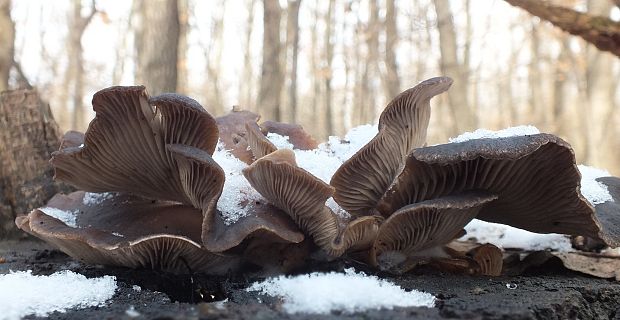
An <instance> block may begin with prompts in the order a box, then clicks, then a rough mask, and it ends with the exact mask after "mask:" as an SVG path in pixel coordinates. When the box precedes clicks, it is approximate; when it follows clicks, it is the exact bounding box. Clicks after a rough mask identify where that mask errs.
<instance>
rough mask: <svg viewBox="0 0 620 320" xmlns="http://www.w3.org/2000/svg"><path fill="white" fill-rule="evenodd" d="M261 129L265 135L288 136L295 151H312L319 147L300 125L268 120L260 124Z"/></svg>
mask: <svg viewBox="0 0 620 320" xmlns="http://www.w3.org/2000/svg"><path fill="white" fill-rule="evenodd" d="M260 128H261V130H262V131H263V133H264V134H265V135H266V134H267V133H276V134H279V135H281V136H287V137H288V141H289V142H290V143H291V144H292V145H293V148H295V149H299V150H312V149H316V148H318V147H319V143H318V142H317V141H316V140H315V139H314V138H313V137H312V136H311V135H310V134H309V133H307V132H306V131H305V130H304V128H303V127H302V126H300V125H298V124H292V123H283V122H277V121H271V120H267V121H265V122H263V123H261V124H260Z"/></svg>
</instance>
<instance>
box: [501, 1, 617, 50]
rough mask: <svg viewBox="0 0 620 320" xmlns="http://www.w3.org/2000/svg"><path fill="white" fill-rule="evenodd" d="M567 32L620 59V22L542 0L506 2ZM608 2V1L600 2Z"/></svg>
mask: <svg viewBox="0 0 620 320" xmlns="http://www.w3.org/2000/svg"><path fill="white" fill-rule="evenodd" d="M506 2H508V3H510V4H511V5H513V6H516V7H520V8H522V9H524V10H526V11H527V12H529V13H531V14H532V15H535V16H537V17H539V18H541V19H543V20H547V21H549V22H551V23H552V24H553V25H554V26H556V27H558V28H560V29H562V30H563V31H565V32H568V33H570V34H573V35H576V36H579V37H581V38H583V39H584V40H586V41H588V42H590V43H591V44H593V45H594V46H596V47H597V48H598V49H599V50H602V51H609V52H611V53H613V54H614V55H616V56H618V57H620V22H616V21H613V20H611V19H610V18H608V17H605V16H598V15H595V14H589V13H581V12H578V11H575V10H573V9H569V8H565V7H561V6H556V5H552V4H549V3H547V2H545V1H541V0H506ZM599 2H606V1H602V0H601V1H599Z"/></svg>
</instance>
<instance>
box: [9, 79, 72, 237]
mask: <svg viewBox="0 0 620 320" xmlns="http://www.w3.org/2000/svg"><path fill="white" fill-rule="evenodd" d="M0 141H2V143H0V239H4V238H9V237H11V238H13V237H16V236H18V235H21V234H22V233H21V232H19V231H18V230H17V228H16V227H15V222H14V220H15V217H16V215H18V214H27V213H28V212H30V211H31V210H32V209H34V208H37V207H40V206H43V205H44V204H45V203H46V202H47V201H48V200H49V199H50V198H51V197H52V196H53V195H54V194H55V193H56V192H59V191H60V190H68V189H67V188H66V187H63V186H62V184H58V183H54V182H53V181H52V177H53V175H54V172H53V170H52V168H51V166H50V165H49V159H50V156H51V153H52V152H54V151H56V150H58V147H59V145H60V143H59V134H58V126H57V125H56V122H55V121H54V118H53V117H52V113H51V111H50V108H49V105H47V104H45V103H43V102H42V101H41V99H40V98H39V96H38V94H37V92H36V91H35V90H15V91H6V92H4V93H1V94H0Z"/></svg>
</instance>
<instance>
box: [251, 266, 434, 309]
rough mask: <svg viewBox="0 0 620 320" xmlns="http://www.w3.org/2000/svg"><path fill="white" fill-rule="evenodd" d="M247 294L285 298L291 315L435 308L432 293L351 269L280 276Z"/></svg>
mask: <svg viewBox="0 0 620 320" xmlns="http://www.w3.org/2000/svg"><path fill="white" fill-rule="evenodd" d="M246 290H247V291H260V292H261V293H262V294H266V295H269V296H278V297H282V298H283V300H284V304H283V307H284V310H285V311H286V312H288V313H319V314H329V313H330V312H331V311H343V312H346V313H353V312H363V311H366V310H372V309H382V308H385V309H392V308H394V307H433V306H434V305H435V297H434V296H433V295H431V294H428V293H424V292H420V291H416V290H412V291H406V290H404V289H403V288H401V287H399V286H397V285H395V284H393V283H391V282H389V281H386V280H383V279H379V278H377V277H376V276H369V275H366V274H364V273H361V272H360V273H356V272H355V271H354V270H353V269H352V268H351V269H345V273H336V272H330V273H318V272H314V273H311V274H305V275H299V276H294V277H285V276H280V277H277V278H270V279H267V280H265V281H263V282H258V283H254V284H252V286H250V287H249V288H247V289H246Z"/></svg>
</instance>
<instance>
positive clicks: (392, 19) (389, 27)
mask: <svg viewBox="0 0 620 320" xmlns="http://www.w3.org/2000/svg"><path fill="white" fill-rule="evenodd" d="M394 2H395V1H394V0H387V1H386V8H385V69H386V72H385V77H384V88H385V95H386V99H387V100H388V101H389V100H390V99H393V98H395V97H396V96H397V95H398V94H399V93H400V80H399V78H398V64H397V63H396V46H397V44H398V29H397V26H396V22H397V21H396V20H397V19H396V18H397V10H396V4H395V3H394Z"/></svg>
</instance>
